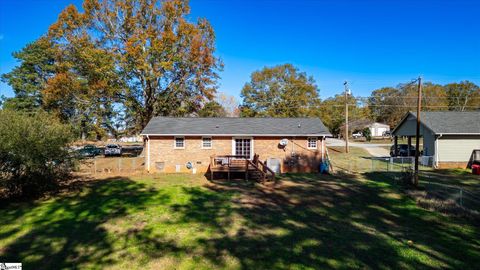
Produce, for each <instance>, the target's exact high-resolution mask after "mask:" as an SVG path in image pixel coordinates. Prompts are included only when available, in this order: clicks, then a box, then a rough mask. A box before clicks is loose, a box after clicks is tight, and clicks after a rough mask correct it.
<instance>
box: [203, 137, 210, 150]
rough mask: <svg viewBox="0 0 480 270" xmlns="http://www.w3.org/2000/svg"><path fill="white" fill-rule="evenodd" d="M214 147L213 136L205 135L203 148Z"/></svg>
mask: <svg viewBox="0 0 480 270" xmlns="http://www.w3.org/2000/svg"><path fill="white" fill-rule="evenodd" d="M211 148H212V138H211V137H203V138H202V149H211Z"/></svg>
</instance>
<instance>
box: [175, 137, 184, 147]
mask: <svg viewBox="0 0 480 270" xmlns="http://www.w3.org/2000/svg"><path fill="white" fill-rule="evenodd" d="M173 147H174V148H175V149H184V148H185V138H183V137H175V142H174V145H173Z"/></svg>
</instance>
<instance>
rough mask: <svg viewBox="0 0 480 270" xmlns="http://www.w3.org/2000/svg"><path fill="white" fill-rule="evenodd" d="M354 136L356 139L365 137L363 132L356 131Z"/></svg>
mask: <svg viewBox="0 0 480 270" xmlns="http://www.w3.org/2000/svg"><path fill="white" fill-rule="evenodd" d="M352 137H353V138H354V139H358V138H360V137H363V134H362V133H361V132H355V133H353V134H352Z"/></svg>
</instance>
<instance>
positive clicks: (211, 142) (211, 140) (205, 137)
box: [200, 136, 213, 149]
mask: <svg viewBox="0 0 480 270" xmlns="http://www.w3.org/2000/svg"><path fill="white" fill-rule="evenodd" d="M203 139H210V147H204V146H203ZM200 146H201V147H202V149H212V148H213V138H212V137H211V136H203V137H202V141H201V142H200Z"/></svg>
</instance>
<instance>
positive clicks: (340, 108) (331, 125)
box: [317, 95, 370, 136]
mask: <svg viewBox="0 0 480 270" xmlns="http://www.w3.org/2000/svg"><path fill="white" fill-rule="evenodd" d="M345 102H348V104H349V106H348V115H349V121H354V120H359V119H367V118H369V117H370V111H369V108H368V107H365V106H363V107H362V106H360V104H359V103H360V102H359V100H358V99H357V98H356V97H354V96H351V95H349V96H348V97H347V99H346V100H345V96H344V95H335V96H334V97H330V98H327V99H325V100H323V101H322V102H321V105H320V107H319V109H318V110H317V114H318V115H319V116H320V118H321V119H322V122H323V123H324V124H325V126H326V127H327V128H328V129H329V130H330V132H331V133H332V134H333V135H335V136H336V135H342V136H343V134H340V133H341V128H342V126H343V125H344V124H345ZM350 132H352V130H350Z"/></svg>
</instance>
